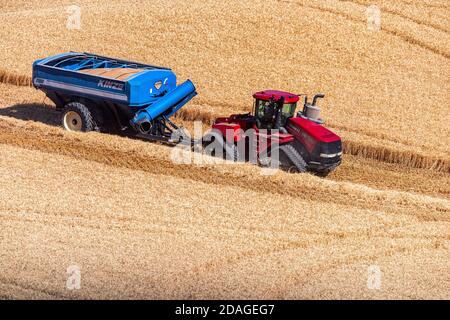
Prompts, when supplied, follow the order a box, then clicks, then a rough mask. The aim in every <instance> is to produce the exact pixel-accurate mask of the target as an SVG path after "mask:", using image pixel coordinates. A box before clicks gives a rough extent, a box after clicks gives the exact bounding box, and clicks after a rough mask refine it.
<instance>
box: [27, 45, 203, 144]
mask: <svg viewBox="0 0 450 320" xmlns="http://www.w3.org/2000/svg"><path fill="white" fill-rule="evenodd" d="M176 82H177V81H176V75H175V74H174V73H173V71H172V70H170V69H169V68H164V67H158V66H153V65H148V64H142V63H137V62H132V61H126V60H120V59H115V58H109V57H104V56H100V55H95V54H90V53H78V52H68V53H63V54H59V55H56V56H51V57H48V58H45V59H41V60H37V61H35V62H34V64H33V85H34V86H35V87H36V88H37V89H40V90H42V91H43V92H44V93H45V94H46V95H47V97H48V98H49V99H51V100H52V101H53V102H54V103H55V105H56V109H57V110H60V111H62V124H63V126H64V128H65V129H67V130H69V131H92V130H96V131H119V132H123V133H124V134H127V135H131V136H135V137H138V138H143V139H148V140H159V141H165V142H178V141H173V140H172V137H174V136H176V137H178V140H181V139H183V138H185V137H186V135H185V134H184V133H183V131H182V130H178V129H179V128H178V127H177V126H176V125H175V124H174V123H173V122H172V121H171V120H170V117H171V116H172V115H174V114H175V113H176V112H177V111H178V110H179V109H180V108H182V107H183V106H184V105H185V104H186V103H187V102H189V100H191V99H192V98H193V97H194V96H195V95H196V94H197V92H196V90H195V87H194V84H193V83H192V82H191V81H190V80H187V81H185V82H184V83H182V84H180V85H178V86H177V83H176ZM175 130H176V131H177V132H178V131H179V132H180V133H179V134H175V135H174V134H173V133H174V131H175Z"/></svg>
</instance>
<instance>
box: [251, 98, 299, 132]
mask: <svg viewBox="0 0 450 320" xmlns="http://www.w3.org/2000/svg"><path fill="white" fill-rule="evenodd" d="M270 104H271V102H270V101H265V100H259V99H257V100H256V101H255V116H256V118H258V119H260V120H261V121H262V122H263V125H264V127H268V128H271V127H272V126H273V125H274V122H275V117H276V114H275V106H270ZM296 107H297V103H295V102H294V103H284V104H283V107H282V109H281V125H282V126H284V125H285V124H286V120H287V119H288V118H290V117H293V116H294V114H295V109H296Z"/></svg>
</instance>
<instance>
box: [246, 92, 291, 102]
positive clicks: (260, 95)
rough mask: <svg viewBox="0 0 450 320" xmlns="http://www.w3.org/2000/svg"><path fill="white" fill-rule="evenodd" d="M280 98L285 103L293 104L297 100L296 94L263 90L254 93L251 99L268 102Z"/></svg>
mask: <svg viewBox="0 0 450 320" xmlns="http://www.w3.org/2000/svg"><path fill="white" fill-rule="evenodd" d="M281 97H284V102H285V103H295V102H297V101H298V99H299V97H298V95H296V94H293V93H289V92H285V91H278V90H264V91H260V92H256V93H255V94H254V95H253V98H255V99H260V100H270V99H271V98H274V99H275V100H279V99H280V98H281Z"/></svg>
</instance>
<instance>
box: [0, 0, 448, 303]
mask: <svg viewBox="0 0 450 320" xmlns="http://www.w3.org/2000/svg"><path fill="white" fill-rule="evenodd" d="M371 4H372V2H370V1H365V0H354V1H338V0H322V1H318V0H317V1H316V0H310V1H301V0H269V1H262V0H253V1H247V0H246V1H218V0H211V1H198V0H193V1H186V0H174V1H170V2H167V1H159V0H156V1H147V0H145V1H137V0H136V1H134V0H133V1H119V0H110V1H106V0H98V1H87V0H78V1H77V3H76V5H77V6H79V7H80V8H81V18H82V20H81V29H79V30H71V29H68V28H67V19H68V15H70V13H69V12H68V10H67V7H68V6H71V5H74V3H73V2H72V1H66V0H57V1H42V0H41V1H35V0H32V1H8V2H6V3H5V2H2V3H1V4H0V18H1V21H2V22H1V23H2V28H0V171H1V176H2V179H0V256H1V257H2V258H1V259H0V298H3V299H37V298H44V299H80V298H82V299H90V298H106V299H116V298H121V299H128V298H142V299H167V298H169V299H170V298H175V299H202V298H210V299H231V298H234V299H242V298H252V299H424V298H429V299H449V298H450V251H449V250H450V154H449V145H450V126H449V125H448V124H449V123H450V112H449V111H450V86H449V79H450V64H449V58H450V36H449V33H450V21H449V18H448V16H449V15H448V13H449V11H450V6H449V4H448V3H447V1H444V0H441V1H439V0H427V1H418V0H417V1H413V0H402V1H393V0H383V1H379V2H378V3H377V5H378V7H379V9H380V10H381V14H382V15H381V30H379V31H370V30H368V28H367V16H366V10H367V7H368V6H369V5H371ZM70 50H73V51H87V52H92V53H98V54H102V55H107V56H113V57H119V58H125V59H130V60H137V61H142V62H147V63H151V64H157V65H164V66H168V67H171V68H172V69H173V70H174V71H175V72H176V74H177V76H178V78H179V80H180V81H181V80H184V79H187V78H189V79H191V80H192V81H193V82H194V83H195V84H196V87H197V90H198V93H199V95H198V96H197V97H196V98H194V99H193V100H192V101H191V102H190V103H189V105H188V106H187V107H185V108H183V109H182V110H181V111H180V112H179V113H178V114H177V116H176V117H175V120H176V122H177V123H180V124H181V125H183V126H185V127H186V128H188V129H192V121H194V120H202V121H203V123H204V127H205V128H206V127H208V126H209V124H210V123H211V122H212V121H213V119H214V118H215V117H217V116H220V115H228V114H230V113H234V112H247V111H249V110H250V108H251V104H252V99H251V95H252V93H253V92H255V91H259V90H263V89H268V88H273V89H280V90H286V91H292V92H296V93H307V94H309V95H312V94H314V93H316V92H323V93H325V95H326V96H325V99H324V100H323V101H321V102H320V104H321V107H322V113H323V116H324V118H325V121H326V125H327V126H328V127H330V128H331V129H333V130H334V131H336V132H337V133H338V134H340V135H341V136H342V139H343V143H344V151H345V154H344V161H343V164H342V165H341V166H340V167H339V168H338V169H337V170H336V171H335V172H333V173H332V174H331V175H330V176H329V177H327V178H319V177H316V176H313V175H310V174H289V173H286V172H277V173H276V174H275V175H270V176H267V175H261V168H258V167H257V166H254V165H251V164H215V165H212V164H210V165H202V166H198V165H195V164H184V165H181V164H174V163H173V162H172V161H171V154H172V152H173V148H171V147H168V146H164V145H160V144H156V143H148V142H144V141H138V140H133V139H129V138H124V137H120V136H115V135H107V134H100V133H89V134H84V133H83V134H79V133H69V132H65V131H64V130H62V128H61V127H60V122H59V114H58V113H57V112H56V111H55V110H54V108H53V106H52V104H51V102H50V101H49V100H48V99H45V96H44V95H43V94H42V93H41V92H39V91H36V90H35V89H34V88H32V87H30V82H31V81H30V76H31V64H32V62H33V61H34V60H36V59H38V58H42V57H45V56H49V55H52V54H57V53H60V52H65V51H70ZM71 265H76V266H79V268H80V269H81V288H80V289H79V290H68V289H67V288H66V280H67V277H68V274H67V268H68V267H69V266H71ZM373 266H376V267H378V268H379V270H381V286H380V287H378V288H376V289H373V288H370V286H369V285H368V277H369V276H370V275H369V274H368V270H369V268H371V267H373Z"/></svg>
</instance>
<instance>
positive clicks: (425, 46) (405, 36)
mask: <svg viewBox="0 0 450 320" xmlns="http://www.w3.org/2000/svg"><path fill="white" fill-rule="evenodd" d="M276 1H277V2H284V3H289V4H295V5H298V6H301V7H305V8H310V9H314V10H317V11H320V12H328V13H331V14H334V15H337V16H340V17H343V18H345V19H347V20H349V21H353V22H357V23H365V21H362V20H360V19H356V18H354V17H353V16H351V15H349V14H347V13H344V12H341V11H337V10H334V9H330V8H324V7H320V6H314V5H311V4H308V5H307V4H303V3H299V2H295V1H290V0H276ZM381 32H386V33H388V34H390V35H393V36H395V37H398V38H401V39H402V40H403V41H405V42H407V43H409V44H412V45H414V46H418V47H420V48H422V49H425V50H427V51H430V52H432V53H434V54H436V55H439V56H441V57H444V58H446V59H450V53H448V52H446V51H444V50H442V49H440V48H436V47H434V46H432V45H429V44H428V43H425V42H423V41H421V40H419V39H416V38H414V37H412V36H410V35H408V34H406V33H403V32H401V31H399V30H394V29H388V28H386V27H384V26H383V27H382V28H381Z"/></svg>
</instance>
